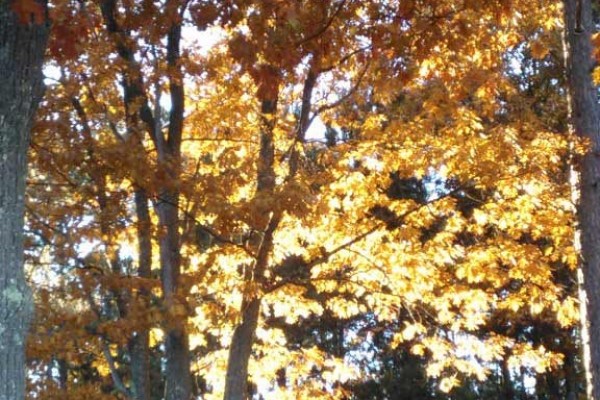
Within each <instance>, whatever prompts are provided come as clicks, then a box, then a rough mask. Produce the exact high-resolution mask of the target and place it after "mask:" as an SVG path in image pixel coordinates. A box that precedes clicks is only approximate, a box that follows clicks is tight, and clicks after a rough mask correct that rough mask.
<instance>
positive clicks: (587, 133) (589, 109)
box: [564, 0, 600, 399]
mask: <svg viewBox="0 0 600 400" xmlns="http://www.w3.org/2000/svg"><path fill="white" fill-rule="evenodd" d="M564 13H565V14H564V17H565V29H566V45H567V50H568V51H567V73H568V85H569V103H570V112H571V124H572V128H573V130H574V132H575V134H576V135H577V136H579V137H582V138H585V139H588V140H589V141H590V142H591V148H590V149H589V150H588V151H587V153H586V154H585V155H584V156H583V158H582V159H581V160H580V162H579V163H578V164H577V165H576V166H575V167H576V168H577V170H578V172H579V181H578V189H579V201H578V208H577V215H578V219H579V232H580V238H581V242H580V243H581V264H580V271H581V275H582V278H583V279H582V281H583V282H582V283H581V284H582V286H581V288H582V289H583V290H582V293H583V294H584V296H583V297H584V298H583V299H582V300H583V301H582V307H583V310H585V311H586V312H585V314H587V315H584V316H583V317H582V325H583V329H582V331H583V332H584V334H583V347H584V354H585V356H586V357H585V358H586V360H585V361H586V362H585V364H586V365H585V368H586V371H587V373H586V376H587V392H588V397H589V398H590V399H600V340H588V338H589V335H586V334H585V332H586V331H587V332H588V333H591V334H593V335H594V336H596V335H597V333H598V332H600V157H598V155H599V154H600V113H599V109H598V104H597V92H596V88H595V87H594V84H593V82H592V78H591V72H592V69H593V67H594V60H593V59H592V44H591V42H590V34H591V32H592V31H593V24H592V8H591V3H590V0H565V1H564ZM586 336H587V337H586Z"/></svg>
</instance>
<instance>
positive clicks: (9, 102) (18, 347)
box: [0, 0, 48, 400]
mask: <svg viewBox="0 0 600 400" xmlns="http://www.w3.org/2000/svg"><path fill="white" fill-rule="evenodd" d="M11 4H12V2H9V1H7V0H3V1H2V2H0V400H18V399H23V398H24V397H25V340H26V336H27V329H28V326H29V322H30V318H31V316H32V310H33V303H32V297H31V293H30V290H29V289H28V287H27V284H26V282H25V276H24V273H23V215H24V200H23V199H24V195H25V176H26V174H27V148H28V146H29V138H30V132H29V131H30V129H31V125H32V120H33V116H34V113H35V111H36V108H37V105H38V103H39V100H40V99H41V97H42V94H43V77H42V72H41V68H42V62H43V58H44V51H45V48H46V42H47V37H48V26H47V25H46V24H45V23H44V24H34V23H27V24H23V23H21V21H20V20H19V18H18V17H17V16H16V15H15V14H14V13H13V12H12V10H11Z"/></svg>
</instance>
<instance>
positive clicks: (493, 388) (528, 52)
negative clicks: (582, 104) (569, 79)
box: [26, 0, 585, 400]
mask: <svg viewBox="0 0 600 400" xmlns="http://www.w3.org/2000/svg"><path fill="white" fill-rule="evenodd" d="M50 13H51V15H50V16H51V18H52V20H53V26H52V29H53V37H52V38H51V42H50V47H49V54H48V60H47V66H46V70H45V73H46V75H47V79H46V84H47V89H46V95H45V98H44V101H43V103H42V106H41V110H40V112H39V113H38V119H37V123H36V126H35V129H34V136H33V140H32V145H31V150H30V165H31V167H30V175H29V178H28V193H27V226H26V230H27V234H28V242H27V268H28V274H29V281H30V283H31V284H32V286H33V287H34V289H35V292H34V293H35V301H36V310H37V311H36V319H35V321H34V324H33V326H32V329H31V335H30V340H29V348H28V357H29V366H30V370H31V372H30V375H29V377H30V382H29V391H30V395H31V398H39V399H80V398H86V399H88V400H92V399H121V398H135V399H159V398H163V396H166V397H165V398H168V399H176V398H180V399H183V398H186V397H177V396H184V395H185V396H189V395H190V394H193V395H194V396H197V397H195V398H203V399H222V398H223V396H224V393H229V394H230V395H231V396H234V395H233V393H236V390H241V391H242V392H249V393H250V394H251V395H254V396H255V398H259V397H258V396H260V398H264V399H304V398H313V399H316V398H323V399H325V398H339V399H344V398H351V399H362V398H364V399H369V398H381V399H383V398H389V397H385V396H386V395H388V394H389V393H390V391H394V390H398V389H397V387H396V389H394V386H393V385H394V384H397V385H400V386H399V387H403V386H402V385H406V382H408V379H413V381H411V382H418V383H414V384H408V385H407V386H406V387H404V389H402V390H404V391H405V392H406V393H409V390H413V391H414V392H410V393H412V394H407V396H409V397H406V398H415V399H416V398H423V399H449V398H464V399H469V398H490V399H492V398H506V399H512V398H517V397H515V396H517V395H519V393H523V395H528V394H529V395H532V393H537V394H538V395H539V396H543V395H547V396H555V397H527V398H540V399H541V398H567V395H570V394H571V393H578V392H579V391H580V389H579V388H580V386H581V384H582V383H581V382H582V381H581V366H580V356H579V341H578V315H579V308H578V300H577V286H576V277H575V271H576V268H577V261H578V260H577V252H576V250H575V248H574V235H575V223H574V209H575V208H574V204H573V202H572V198H571V184H570V182H569V172H570V168H569V165H570V163H571V162H572V160H573V159H574V158H577V157H578V152H580V149H582V148H584V147H585V143H579V142H577V141H576V140H574V139H573V138H571V137H569V135H568V130H567V123H566V118H567V104H566V101H565V96H564V92H565V90H566V89H565V82H564V77H563V69H562V68H563V59H562V57H563V55H562V47H561V40H560V34H561V29H562V22H561V21H562V16H561V7H560V2H555V1H535V2H532V1H525V0H494V1H485V2H480V1H470V0H462V1H443V2H440V1H377V0H370V1H353V0H337V1H330V0H327V1H278V0H261V1H248V0H233V1H222V2H217V1H208V0H192V1H178V0H168V1H165V2H153V1H135V0H119V1H117V0H97V1H91V2H86V1H78V2H72V1H62V0H58V1H56V2H52V5H51V7H50ZM232 348H233V349H237V350H235V351H231V349H232ZM245 348H247V350H248V354H247V357H245V356H244V354H245V353H244V349H245ZM174 354H177V355H176V356H175V355H174ZM244 358H245V359H244ZM244 363H246V365H245V366H244ZM140 366H143V367H140ZM181 368H183V369H185V368H188V369H187V370H186V371H184V372H182V371H183V370H182V369H181ZM176 371H178V372H176ZM171 373H173V374H176V376H189V383H188V384H181V387H177V388H173V387H172V386H169V385H171V383H170V382H171V381H170V380H169V379H171V378H169V376H171V375H169V374H171ZM177 374H179V375H177ZM181 374H183V375H181ZM240 377H241V378H240ZM390 377H395V380H394V379H391V378H390ZM408 377H411V378H408ZM240 379H242V380H241V381H240ZM403 379H405V380H406V381H403ZM182 380H183V381H185V378H182ZM247 382H248V383H247ZM394 382H395V383H394ZM403 382H404V383H403ZM523 382H525V383H523ZM531 382H533V383H531ZM236 384H237V385H238V386H240V387H241V389H240V388H238V389H236V387H237V386H236ZM386 385H387V386H386ZM142 387H144V388H142ZM226 387H227V389H226ZM419 390H420V391H421V392H418V391H419ZM170 391H171V392H170ZM177 391H178V392H177ZM386 391H387V392H386ZM177 393H179V394H177ZM386 393H387V394H386ZM419 393H420V394H419ZM499 393H501V394H502V396H505V397H499V396H500V395H499ZM244 395H245V394H244ZM226 396H228V395H226ZM410 396H413V397H410ZM419 396H420V397H419ZM450 396H458V397H450ZM461 396H462V397H461ZM469 396H470V397H469ZM477 396H479V397H477ZM486 396H487V397H486ZM229 398H232V399H233V398H236V397H229ZM398 398H400V397H398ZM522 398H525V397H522Z"/></svg>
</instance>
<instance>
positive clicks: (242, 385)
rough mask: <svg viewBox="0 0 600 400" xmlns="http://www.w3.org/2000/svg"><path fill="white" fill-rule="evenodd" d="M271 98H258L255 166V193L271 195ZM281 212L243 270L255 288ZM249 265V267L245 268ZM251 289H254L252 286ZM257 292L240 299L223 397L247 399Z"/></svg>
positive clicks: (273, 101) (274, 100) (257, 310)
mask: <svg viewBox="0 0 600 400" xmlns="http://www.w3.org/2000/svg"><path fill="white" fill-rule="evenodd" d="M272 95H273V96H272V97H273V98H271V99H264V100H262V109H261V112H262V115H263V118H262V126H261V135H260V136H261V139H260V153H259V159H258V168H257V180H258V183H257V188H256V194H257V195H262V194H264V193H269V194H272V193H273V190H274V189H275V171H274V169H273V166H274V161H275V147H274V144H273V128H274V122H273V121H274V115H275V112H276V110H277V93H276V91H275V93H272ZM280 219H281V213H280V212H277V213H274V215H272V216H271V218H270V220H269V221H266V227H265V229H264V232H263V238H262V243H261V244H260V246H259V248H258V251H257V256H256V261H255V262H254V265H253V267H252V268H253V271H252V273H247V274H246V276H245V281H246V282H245V283H246V284H247V285H252V283H253V282H252V280H254V285H253V286H255V288H259V289H260V288H262V286H263V283H264V282H263V280H264V273H265V270H266V268H267V266H268V263H269V256H270V254H271V251H272V249H273V235H274V233H275V230H276V229H277V226H278V225H279V221H280ZM249 268H250V267H249ZM255 288H254V289H255ZM260 303H261V293H256V292H255V291H253V292H252V293H244V300H243V301H242V309H241V314H242V316H241V322H240V324H239V325H238V326H237V327H236V328H235V331H234V332H233V338H232V339H231V345H230V346H229V358H228V362H227V374H226V376H225V394H224V397H223V399H224V400H246V399H247V398H248V363H249V361H250V356H251V354H252V345H253V343H254V335H255V333H256V327H257V325H258V318H259V314H260Z"/></svg>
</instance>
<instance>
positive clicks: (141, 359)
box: [129, 188, 152, 400]
mask: <svg viewBox="0 0 600 400" xmlns="http://www.w3.org/2000/svg"><path fill="white" fill-rule="evenodd" d="M134 200H135V212H136V215H137V237H138V264H139V265H138V276H139V277H140V278H143V279H149V278H150V274H151V271H152V239H151V237H152V236H151V235H152V233H151V231H150V228H151V227H152V221H151V219H150V210H149V208H148V196H147V195H146V191H145V190H144V189H141V188H136V190H135V193H134ZM139 295H140V297H141V298H142V300H143V301H147V300H148V295H149V292H148V290H145V289H143V288H142V289H141V290H140V292H139ZM143 325H144V326H142V327H141V328H140V329H138V330H137V331H136V332H135V336H134V337H132V338H131V339H130V340H129V354H130V356H131V379H132V382H133V390H132V391H133V397H134V398H135V400H150V393H151V387H150V347H149V346H150V342H149V340H150V337H149V333H148V329H147V328H146V326H145V324H143Z"/></svg>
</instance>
